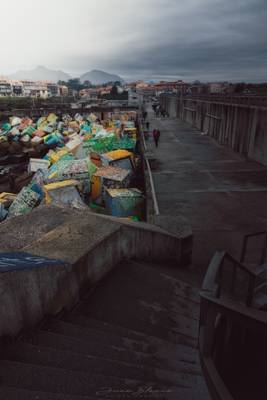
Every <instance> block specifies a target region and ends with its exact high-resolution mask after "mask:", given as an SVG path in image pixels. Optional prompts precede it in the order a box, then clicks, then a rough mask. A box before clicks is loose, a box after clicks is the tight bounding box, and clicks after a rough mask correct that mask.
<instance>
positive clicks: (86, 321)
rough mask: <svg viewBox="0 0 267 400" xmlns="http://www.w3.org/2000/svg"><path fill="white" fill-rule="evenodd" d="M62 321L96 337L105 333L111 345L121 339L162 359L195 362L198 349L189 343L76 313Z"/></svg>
mask: <svg viewBox="0 0 267 400" xmlns="http://www.w3.org/2000/svg"><path fill="white" fill-rule="evenodd" d="M64 321H67V322H69V323H71V324H74V325H78V326H81V327H86V328H87V329H89V332H90V333H91V332H94V335H96V336H94V337H96V339H97V338H101V337H102V336H101V334H102V333H104V334H107V336H106V335H105V337H108V338H109V340H110V341H109V343H110V344H113V345H116V344H118V343H119V344H120V343H121V341H122V342H123V343H124V344H125V346H126V347H128V346H130V347H131V346H134V348H135V349H136V350H137V349H138V351H140V352H144V353H153V354H156V355H157V356H158V357H162V358H163V359H172V358H174V359H175V360H178V361H179V360H180V361H185V362H188V363H191V364H195V363H196V359H198V350H197V349H196V348H194V347H192V346H191V345H190V346H188V345H185V344H177V343H172V342H170V341H167V340H163V339H160V338H158V337H156V336H151V335H146V334H144V333H142V332H137V331H134V330H131V329H128V328H125V327H123V326H119V325H113V324H110V323H107V322H104V321H100V320H97V319H94V318H88V317H86V316H84V315H81V314H76V313H71V314H68V315H66V316H64ZM118 341H119V342H118Z"/></svg>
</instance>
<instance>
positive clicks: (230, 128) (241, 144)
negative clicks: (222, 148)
mask: <svg viewBox="0 0 267 400" xmlns="http://www.w3.org/2000/svg"><path fill="white" fill-rule="evenodd" d="M160 101H161V105H162V107H163V108H164V109H165V110H167V111H169V113H170V116H175V117H178V118H180V119H182V120H183V121H185V122H188V123H189V124H191V125H192V126H194V127H196V128H198V129H199V130H200V131H202V132H204V133H206V134H207V135H209V136H212V137H214V138H215V139H216V140H217V141H218V142H219V143H220V144H223V145H226V146H229V147H231V148H232V149H234V150H235V151H237V152H238V153H241V154H243V155H244V156H246V157H248V158H250V159H252V160H255V161H258V162H259V163H261V164H263V165H267V108H266V107H260V106H250V105H245V104H229V103H220V102H218V101H214V102H212V101H208V100H200V99H193V98H183V99H180V98H178V97H175V96H162V97H161V100H160ZM174 109H175V110H176V112H175V113H174V111H173V110H174ZM171 114H172V115H171ZM174 114H175V115H174Z"/></svg>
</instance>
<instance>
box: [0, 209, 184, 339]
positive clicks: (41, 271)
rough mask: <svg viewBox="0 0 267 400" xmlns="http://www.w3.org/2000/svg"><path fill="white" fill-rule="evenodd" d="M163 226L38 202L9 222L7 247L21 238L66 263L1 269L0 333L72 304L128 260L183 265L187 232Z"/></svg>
mask: <svg viewBox="0 0 267 400" xmlns="http://www.w3.org/2000/svg"><path fill="white" fill-rule="evenodd" d="M44 219H45V221H46V223H45V224H44V225H43V226H42V227H41V221H43V220H44ZM16 223H17V225H16ZM26 227H27V229H28V231H27V232H28V233H26V234H25V235H24V233H25V229H26ZM163 228H164V227H163ZM163 228H161V227H159V226H154V225H149V224H146V223H141V222H140V223H138V222H132V221H128V220H118V219H116V218H112V217H106V216H100V215H96V214H92V213H90V212H87V211H85V212H84V211H74V210H66V209H60V208H56V207H39V208H37V209H36V210H34V211H33V212H32V213H31V214H29V215H27V216H25V217H17V218H14V219H11V220H8V221H6V222H4V223H3V224H1V226H0V233H1V234H2V238H3V240H2V243H1V250H2V251H11V248H10V247H12V243H13V244H15V243H16V246H15V250H16V251H23V252H26V253H29V254H33V255H36V256H41V257H48V258H51V259H56V260H60V261H61V262H60V263H59V265H55V263H53V265H49V263H48V265H46V266H41V267H40V266H39V267H38V268H32V267H31V268H30V269H29V268H27V267H26V268H25V269H19V270H18V269H16V268H14V270H12V271H9V272H1V273H0V290H1V294H2V295H1V305H0V320H1V325H0V336H3V335H12V336H14V335H16V334H18V333H19V332H20V331H21V330H22V329H24V328H26V327H30V326H33V325H36V324H37V323H38V322H39V321H41V320H42V319H43V317H44V316H45V315H47V314H52V315H55V314H57V313H59V312H60V311H62V310H63V309H64V308H68V307H72V306H73V305H74V304H75V303H76V302H77V301H78V300H79V296H80V293H81V292H82V291H83V289H88V287H90V286H92V285H94V284H95V283H96V282H98V281H99V280H100V279H101V278H102V277H103V276H104V275H106V274H107V273H108V272H109V271H110V270H111V269H112V268H114V267H115V266H116V265H117V264H118V263H120V262H123V260H125V259H130V258H135V259H139V260H146V261H154V262H157V261H159V262H160V261H161V262H162V261H164V262H165V263H169V262H171V263H175V265H176V266H177V267H180V266H182V263H183V257H184V253H183V246H184V243H185V242H184V237H183V235H182V234H181V235H179V233H178V234H177V232H176V234H173V233H172V232H170V233H169V232H168V231H167V230H165V229H163ZM23 235H24V236H23ZM9 242H10V243H11V245H10V244H9ZM12 250H13V251H14V247H13V248H12ZM0 271H1V270H0Z"/></svg>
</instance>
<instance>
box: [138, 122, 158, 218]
mask: <svg viewBox="0 0 267 400" xmlns="http://www.w3.org/2000/svg"><path fill="white" fill-rule="evenodd" d="M140 128H141V129H140V133H141V138H142V144H143V147H144V151H143V156H144V159H145V162H146V167H147V171H148V176H149V182H150V187H151V193H152V199H153V205H154V213H155V215H159V214H160V212H159V205H158V200H157V196H156V190H155V185H154V180H153V176H152V171H151V167H150V163H149V160H148V158H147V156H146V151H147V145H146V141H145V135H144V130H143V126H142V125H141V124H140Z"/></svg>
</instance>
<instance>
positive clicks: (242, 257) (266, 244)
mask: <svg viewBox="0 0 267 400" xmlns="http://www.w3.org/2000/svg"><path fill="white" fill-rule="evenodd" d="M256 236H265V240H264V244H263V248H262V251H261V254H260V260H259V265H260V264H262V263H263V262H264V255H265V250H266V248H267V231H261V232H255V233H249V234H247V235H245V236H244V238H243V243H242V248H241V255H240V262H241V263H243V262H244V260H245V255H246V252H247V246H248V240H249V239H250V238H252V237H256Z"/></svg>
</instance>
